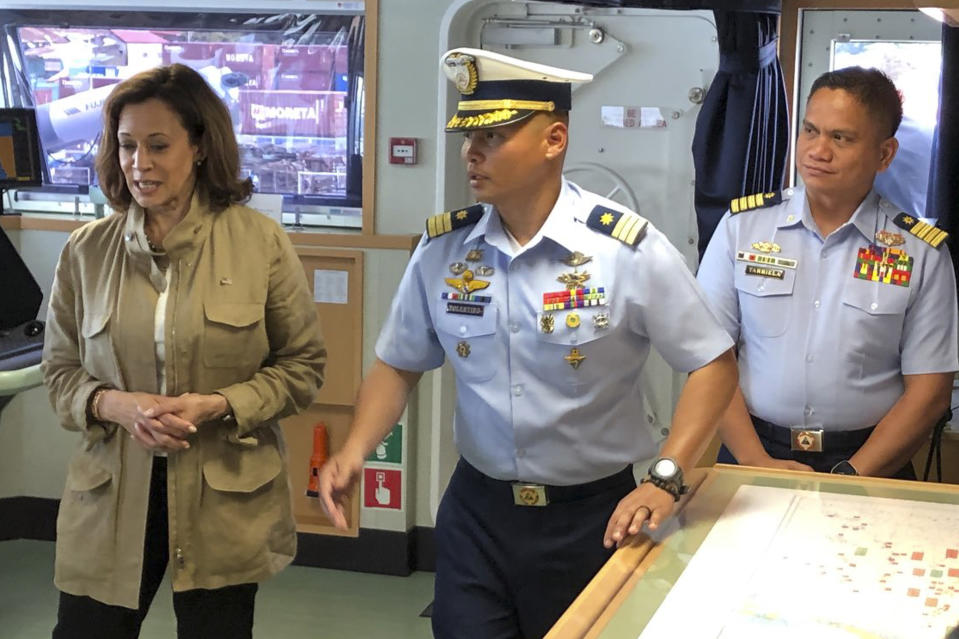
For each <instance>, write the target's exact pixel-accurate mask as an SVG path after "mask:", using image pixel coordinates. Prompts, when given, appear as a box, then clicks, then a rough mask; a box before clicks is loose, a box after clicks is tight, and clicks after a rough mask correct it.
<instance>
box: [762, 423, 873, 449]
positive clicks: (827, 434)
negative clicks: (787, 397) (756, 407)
mask: <svg viewBox="0 0 959 639" xmlns="http://www.w3.org/2000/svg"><path fill="white" fill-rule="evenodd" d="M750 417H751V418H752V420H753V426H755V427H756V433H757V434H758V435H759V436H760V437H761V438H763V439H766V440H769V441H773V442H776V443H778V444H783V445H785V446H793V449H794V450H795V449H796V448H795V446H794V444H795V439H796V435H797V432H799V433H803V432H813V431H812V429H810V430H808V431H804V430H802V429H800V428H787V427H786V426H779V425H778V424H773V423H772V422H767V421H766V420H764V419H759V418H758V417H756V416H755V415H750ZM875 429H876V427H875V426H870V427H869V428H857V429H856V430H827V431H824V432H822V434H821V437H822V441H821V443H822V450H821V451H819V450H815V451H813V450H808V451H806V452H824V453H832V452H840V451H849V450H851V451H856V450H858V449H859V448H860V447H861V446H862V445H863V444H865V443H866V440H867V439H869V436H870V435H872V431H874V430H875Z"/></svg>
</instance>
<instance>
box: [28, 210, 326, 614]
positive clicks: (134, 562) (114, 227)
mask: <svg viewBox="0 0 959 639" xmlns="http://www.w3.org/2000/svg"><path fill="white" fill-rule="evenodd" d="M164 246H165V248H166V250H167V254H168V255H169V258H170V266H169V268H170V269H171V274H170V275H171V277H170V280H171V281H170V287H171V288H170V292H169V295H168V301H167V307H166V320H165V331H166V334H165V353H166V355H165V360H166V361H165V373H166V380H167V394H168V395H179V394H181V393H184V392H188V391H189V392H196V393H211V392H214V391H216V392H219V393H221V394H223V395H224V396H226V398H227V400H228V401H229V403H230V406H231V407H232V411H233V414H234V415H235V422H232V423H230V422H221V421H217V422H209V423H206V424H202V425H198V429H199V432H198V433H197V434H196V435H194V436H193V439H192V440H191V447H190V448H189V449H187V450H184V451H182V452H177V453H171V454H170V456H169V460H168V481H167V490H168V499H169V522H170V523H169V526H170V567H171V575H172V581H173V588H174V590H177V591H180V590H190V589H194V588H219V587H223V586H227V585H234V584H240V583H248V582H256V581H261V580H263V579H265V578H267V577H269V576H270V575H272V574H275V573H276V572H278V571H279V570H281V569H282V568H283V567H284V566H286V565H287V564H289V563H290V561H291V560H292V558H293V555H294V554H295V551H296V533H295V527H294V521H293V517H292V510H291V508H292V507H291V499H290V488H289V479H288V476H287V472H286V450H285V448H284V444H283V438H282V434H281V431H280V427H279V425H278V423H277V420H279V419H280V418H282V417H284V416H286V415H290V414H292V413H294V412H296V411H298V410H302V409H304V408H306V407H307V406H309V404H310V402H311V401H312V400H313V397H314V396H315V394H316V392H317V389H318V388H319V386H320V384H321V383H322V380H323V369H324V364H325V361H326V348H325V347H324V343H323V338H322V336H321V333H320V325H319V320H318V317H317V313H316V308H315V306H314V304H313V300H312V297H311V295H310V291H309V288H308V284H307V281H306V278H305V276H304V272H303V268H302V266H301V263H300V261H299V259H298V258H297V256H296V253H295V252H294V250H293V246H292V244H291V243H290V240H289V238H288V237H287V236H286V234H285V233H284V231H283V230H282V229H281V228H280V227H279V226H278V225H277V224H276V223H275V222H273V221H272V220H270V219H269V218H267V217H266V216H264V215H262V214H260V213H258V212H256V211H254V210H252V209H249V208H247V207H244V206H240V205H234V206H231V207H230V208H228V209H226V210H224V211H222V212H220V213H213V212H211V211H209V209H208V208H207V207H206V206H205V205H204V204H203V202H202V201H201V198H200V197H199V196H194V199H193V204H192V206H191V209H190V211H189V212H188V213H187V215H186V217H185V218H184V219H183V220H182V221H181V222H180V223H179V224H178V225H177V226H176V227H175V228H174V229H173V230H172V231H171V232H170V233H169V234H168V236H167V237H166V238H165V240H164ZM164 285H165V284H164V277H163V274H162V272H161V271H160V270H159V269H158V268H157V267H156V265H155V263H154V260H153V259H152V257H151V255H150V253H149V251H148V250H147V242H146V237H145V235H144V234H143V211H142V210H141V209H140V208H139V207H137V206H136V205H135V204H134V205H133V206H131V208H130V210H129V211H127V212H126V213H116V214H114V215H111V216H110V217H107V218H106V219H103V220H98V221H96V222H92V223H90V224H87V225H85V226H84V227H82V228H80V229H78V230H77V231H75V232H74V233H73V234H72V235H71V236H70V239H69V240H68V242H67V244H66V246H65V247H64V249H63V252H62V254H61V256H60V262H59V264H58V266H57V271H56V277H55V280H54V284H53V290H52V293H51V296H50V306H49V311H48V316H47V334H46V343H45V345H44V354H43V374H44V381H45V382H46V385H47V387H48V389H49V392H50V397H51V401H52V402H53V405H54V408H55V409H56V411H57V414H58V415H59V417H60V420H61V423H62V425H63V426H64V428H67V429H69V430H78V431H80V432H81V433H82V438H81V441H80V443H79V446H78V448H77V450H76V452H75V453H74V455H73V457H72V459H71V461H70V465H69V469H68V472H67V480H66V487H65V490H64V493H63V499H62V501H61V503H60V513H59V517H58V520H57V555H56V570H55V573H56V574H55V583H56V585H57V587H58V588H59V589H60V590H62V591H64V592H68V593H71V594H75V595H87V596H90V597H93V598H94V599H97V600H99V601H102V602H104V603H108V604H113V605H120V606H125V607H128V608H136V607H137V605H138V593H139V589H140V575H141V572H142V565H143V541H144V527H145V523H146V516H147V502H148V494H149V483H150V471H151V465H152V455H151V453H150V452H149V451H147V450H145V449H143V448H142V447H141V446H140V445H139V444H138V443H136V442H135V441H133V440H132V439H131V438H130V437H128V436H126V432H125V431H124V430H123V429H122V427H120V426H118V425H117V424H111V423H91V422H90V421H88V418H87V404H88V401H89V398H90V395H91V393H92V392H93V391H94V390H95V389H96V388H97V387H98V386H100V385H103V384H107V385H110V386H113V387H115V388H118V389H120V390H128V391H144V392H150V393H156V392H158V382H157V374H156V371H157V369H156V357H155V354H154V353H155V350H154V346H155V345H154V339H153V331H154V309H155V307H156V300H157V296H158V290H162V287H163V286H164Z"/></svg>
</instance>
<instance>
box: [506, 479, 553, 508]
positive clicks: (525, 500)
mask: <svg viewBox="0 0 959 639" xmlns="http://www.w3.org/2000/svg"><path fill="white" fill-rule="evenodd" d="M513 503H514V504H516V505H517V506H545V505H547V504H548V503H549V499H547V497H546V486H540V485H539V484H513Z"/></svg>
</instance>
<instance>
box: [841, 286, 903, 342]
mask: <svg viewBox="0 0 959 639" xmlns="http://www.w3.org/2000/svg"><path fill="white" fill-rule="evenodd" d="M842 304H843V307H842V311H843V320H842V321H843V329H844V339H847V340H848V343H849V344H850V345H856V344H860V345H861V348H862V351H863V352H864V353H866V354H868V356H869V357H873V358H878V357H880V355H881V354H883V353H887V354H889V355H891V356H892V355H895V356H898V352H899V343H900V341H901V339H902V328H903V324H904V323H905V318H906V307H907V306H908V305H909V288H908V287H905V286H895V285H893V284H882V283H879V282H871V281H868V280H860V279H854V278H850V280H849V281H848V282H847V283H846V285H845V287H844V288H843V292H842Z"/></svg>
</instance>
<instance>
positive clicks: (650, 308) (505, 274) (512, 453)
mask: <svg viewBox="0 0 959 639" xmlns="http://www.w3.org/2000/svg"><path fill="white" fill-rule="evenodd" d="M596 205H603V206H605V207H608V208H611V209H614V210H622V207H620V206H619V205H618V204H616V203H614V202H610V201H608V200H605V199H603V198H600V197H599V196H597V195H594V194H592V193H589V192H588V191H583V190H581V189H579V188H578V187H577V186H575V185H574V184H571V183H568V182H564V183H563V188H562V192H561V193H560V196H559V198H558V200H557V202H556V204H555V206H554V207H553V210H552V211H551V212H550V215H549V217H548V219H547V220H546V222H545V223H544V225H543V227H542V229H541V230H540V232H539V233H538V234H537V236H536V237H535V238H533V239H532V240H531V241H530V242H529V243H528V244H527V245H526V246H524V247H522V249H520V251H519V252H518V254H515V255H514V250H513V249H512V248H511V246H510V239H509V237H508V236H507V234H506V232H505V230H504V228H503V226H502V223H501V221H500V217H499V214H498V213H496V211H495V210H494V209H493V208H492V207H491V206H489V205H484V207H485V212H484V214H483V216H482V218H481V219H480V220H479V222H478V223H477V224H475V225H473V226H467V227H465V228H461V229H457V230H454V231H452V232H449V233H446V234H445V235H441V236H439V237H436V238H434V239H431V240H427V239H426V238H425V237H424V239H423V240H422V241H421V242H420V245H419V247H418V248H417V249H416V252H415V253H414V254H413V257H412V258H411V261H410V263H409V265H408V267H407V269H406V273H405V274H404V276H403V279H402V281H401V283H400V286H399V290H398V291H397V294H396V297H395V299H394V300H393V305H392V308H391V310H390V314H389V317H388V318H387V321H386V324H385V326H384V327H383V330H382V332H381V333H380V337H379V340H378V341H377V344H376V354H377V357H379V358H380V359H381V360H383V361H384V362H386V363H387V364H389V365H390V366H393V367H395V368H398V369H403V370H410V371H425V370H429V369H432V368H436V367H438V366H440V365H441V364H442V363H443V361H444V358H445V357H448V358H449V359H450V361H451V363H452V365H453V368H454V370H455V373H456V387H457V406H456V417H455V420H454V439H455V441H456V445H457V448H458V450H459V452H460V454H461V455H462V456H463V457H464V458H465V459H466V460H467V461H468V462H469V463H470V464H472V465H473V466H475V467H476V468H478V469H479V470H480V471H482V472H483V473H485V474H487V475H489V476H491V477H494V478H497V479H503V480H522V481H533V482H540V483H546V484H556V485H569V484H578V483H583V482H588V481H593V480H595V479H599V478H602V477H605V476H608V475H611V474H613V473H616V472H618V471H620V470H622V469H623V468H624V467H625V466H626V465H628V464H630V463H633V462H635V461H636V460H639V459H643V458H648V457H651V456H653V455H654V454H655V453H656V444H655V443H654V442H653V440H652V437H651V435H650V434H649V432H648V431H647V430H646V429H645V428H643V427H642V425H641V420H642V419H643V398H642V393H641V391H640V383H639V373H640V371H641V369H642V367H643V364H644V362H645V361H646V357H647V355H648V354H649V347H650V344H652V345H653V346H655V347H656V349H657V350H658V351H659V352H660V354H661V355H662V356H663V357H664V358H665V359H666V361H667V362H668V363H669V364H670V365H671V366H673V367H674V368H676V369H677V370H680V371H684V372H688V371H692V370H695V369H697V368H700V367H702V366H704V365H706V364H708V363H709V362H711V361H712V360H714V359H715V358H716V357H718V356H719V355H721V354H722V353H724V352H725V351H726V350H728V349H729V348H731V347H732V340H730V339H729V336H728V335H727V334H726V332H725V331H724V330H723V329H722V327H721V326H720V325H719V324H718V322H717V321H716V319H715V317H714V316H713V315H712V313H711V312H710V311H709V309H708V307H707V305H706V301H705V298H704V297H703V295H702V292H701V291H700V290H699V287H698V286H697V285H696V281H695V279H694V278H693V276H692V275H691V274H690V272H689V269H688V268H687V266H686V264H685V263H684V261H683V259H682V257H681V256H680V254H679V253H678V251H676V249H675V248H673V246H672V245H671V244H670V243H669V242H668V241H667V240H666V238H665V237H664V236H663V235H662V234H661V233H660V232H659V231H657V230H656V229H654V228H652V226H649V227H648V229H647V231H646V233H645V236H644V237H643V238H642V240H641V241H640V242H639V244H638V246H636V247H632V246H629V245H627V244H624V243H622V242H620V241H619V240H616V239H613V238H612V237H610V236H608V235H604V234H602V233H600V232H597V231H594V230H592V229H590V228H589V227H587V226H586V225H585V221H586V219H587V217H588V216H589V213H590V211H591V210H592V209H593V207H594V206H596ZM473 249H477V250H479V251H482V258H481V259H480V260H479V261H478V262H472V263H469V266H470V268H471V270H472V271H474V272H476V273H481V272H483V271H485V272H487V273H488V272H489V271H488V270H487V269H489V268H492V269H493V272H492V274H491V275H488V276H481V275H479V274H478V275H476V278H477V279H482V280H485V281H488V282H490V284H489V287H488V288H485V289H483V290H478V291H476V292H475V294H477V295H484V296H489V297H490V298H491V300H490V301H489V302H488V303H479V304H472V303H469V302H467V304H472V305H473V306H482V309H483V310H482V313H483V314H482V315H470V314H460V313H455V312H448V304H449V303H450V301H451V300H446V299H443V297H442V296H443V293H455V290H454V288H453V287H451V286H450V285H448V284H447V283H446V281H445V278H448V277H457V276H456V275H454V274H453V273H452V272H451V267H450V266H451V265H452V264H455V263H466V256H467V254H468V253H469V251H471V250H473ZM574 251H579V252H581V253H583V254H584V255H586V256H591V257H592V261H590V262H588V263H586V264H583V265H582V266H579V267H578V268H577V271H578V272H579V273H583V272H587V273H589V275H590V278H589V280H587V281H586V282H585V283H584V284H583V286H584V287H587V288H590V287H591V288H598V287H603V288H604V294H605V301H606V304H605V305H602V306H591V307H585V308H576V309H572V310H562V311H552V315H553V320H554V329H553V332H552V333H548V332H545V331H544V330H542V315H543V294H544V293H549V292H556V291H562V290H564V289H565V286H564V285H563V284H562V283H560V282H559V281H558V280H557V277H559V276H561V275H563V274H568V273H572V272H573V271H574V269H573V267H571V266H568V265H566V264H565V263H564V262H563V260H564V259H567V258H568V256H569V255H570V254H571V253H572V252H574ZM484 266H485V267H486V269H483V268H482V267H484ZM454 308H458V307H454ZM472 310H473V311H475V308H474V309H472ZM574 312H575V313H576V314H577V316H578V317H579V325H578V326H577V327H575V328H573V327H570V326H569V325H568V324H567V317H568V316H569V315H570V314H571V313H574ZM601 313H607V314H608V324H607V325H606V327H602V326H596V325H595V324H594V317H595V316H597V315H598V314H601ZM571 323H573V324H575V322H573V321H571ZM574 348H575V349H577V350H578V351H579V355H580V356H582V357H585V359H583V360H582V361H581V362H580V364H579V366H578V368H574V367H573V366H572V365H571V364H570V363H569V361H568V360H567V359H566V358H567V357H571V356H572V355H573V349H574Z"/></svg>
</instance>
